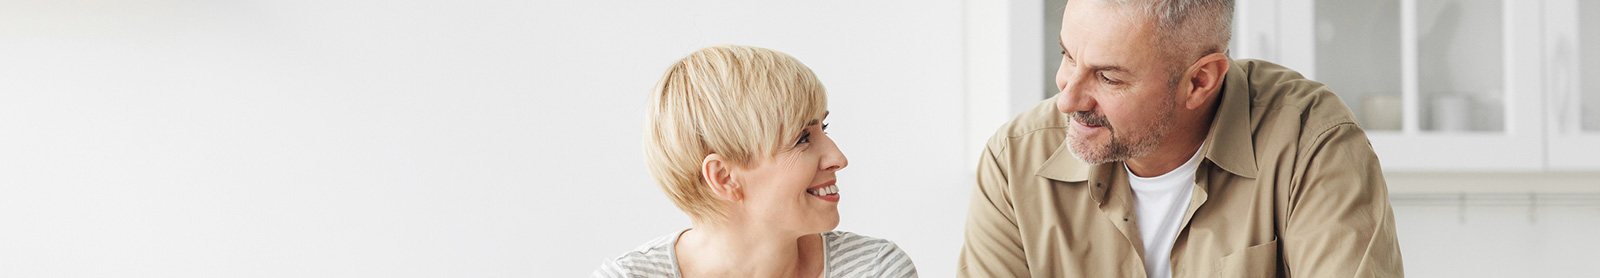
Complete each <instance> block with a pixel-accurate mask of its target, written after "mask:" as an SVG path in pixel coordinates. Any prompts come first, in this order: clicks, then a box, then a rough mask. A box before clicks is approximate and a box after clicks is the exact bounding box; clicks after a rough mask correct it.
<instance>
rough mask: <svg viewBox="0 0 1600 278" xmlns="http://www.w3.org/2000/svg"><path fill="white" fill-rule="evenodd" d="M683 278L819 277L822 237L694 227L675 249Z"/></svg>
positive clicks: (685, 233) (680, 238)
mask: <svg viewBox="0 0 1600 278" xmlns="http://www.w3.org/2000/svg"><path fill="white" fill-rule="evenodd" d="M675 249H676V253H677V255H678V269H679V271H680V272H681V273H682V274H683V276H684V277H806V278H810V277H818V276H820V275H821V274H822V237H821V235H818V234H809V235H803V236H799V237H795V236H793V235H773V233H771V232H768V231H753V230H752V229H747V228H744V227H728V226H709V225H696V227H695V228H694V229H690V230H689V231H687V232H684V233H683V235H681V236H680V237H679V238H678V243H677V245H676V248H675Z"/></svg>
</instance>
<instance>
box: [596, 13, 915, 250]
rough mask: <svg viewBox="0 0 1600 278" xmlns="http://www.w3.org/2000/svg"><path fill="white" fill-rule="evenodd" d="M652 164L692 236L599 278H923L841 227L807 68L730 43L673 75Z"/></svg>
mask: <svg viewBox="0 0 1600 278" xmlns="http://www.w3.org/2000/svg"><path fill="white" fill-rule="evenodd" d="M646 116H647V117H646V119H647V123H646V127H645V139H644V142H645V144H644V149H645V157H646V163H647V164H649V167H650V173H651V175H652V176H654V177H655V179H656V182H657V184H659V185H660V186H661V190H662V191H665V192H666V193H667V197H668V198H670V199H672V202H673V203H674V204H676V205H677V206H678V208H679V209H680V210H683V212H684V213H687V214H688V215H689V218H690V220H691V221H692V224H691V225H692V228H690V229H686V230H683V231H681V232H677V233H673V234H670V235H666V236H663V237H661V238H657V239H655V240H651V241H649V242H648V243H645V244H644V245H643V246H640V247H639V248H637V249H636V250H634V251H631V252H628V253H625V254H623V255H622V256H618V257H617V258H615V259H611V260H607V261H605V262H604V263H603V264H601V266H600V269H598V270H595V272H594V274H593V276H596V277H807V278H810V277H916V276H917V273H916V267H915V266H913V265H912V263H911V258H910V257H908V256H906V254H905V252H903V251H901V250H900V248H899V247H897V246H895V244H894V243H892V242H889V241H887V240H883V239H877V238H871V237H867V236H862V235H857V234H854V233H850V232H843V231H832V230H833V228H834V227H836V226H838V225H839V208H838V202H839V193H838V191H839V187H838V185H836V184H835V176H834V173H835V172H837V171H839V170H840V169H844V167H845V166H846V165H847V164H848V162H846V160H845V157H844V154H843V153H841V152H839V148H838V147H837V146H835V145H834V144H833V140H832V139H829V138H828V136H827V133H824V132H823V131H824V130H825V129H826V128H827V124H824V123H822V122H823V120H824V119H825V118H827V116H828V110H827V96H826V95H824V92H823V88H822V83H820V82H819V81H817V77H816V75H814V74H812V72H811V69H809V68H807V67H806V66H805V65H802V64H800V61H798V60H795V59H794V57H790V56H789V55H786V54H783V53H779V52H777V51H773V50H770V49H765V48H757V47H748V46H732V45H723V46H716V47H709V48H705V49H701V50H700V51H696V52H694V53H691V54H689V56H688V57H685V58H683V59H682V60H679V61H678V62H677V63H675V64H673V65H672V67H671V68H669V69H667V72H666V74H665V75H663V76H662V77H661V80H660V81H659V82H657V83H656V87H655V90H654V91H653V92H652V94H651V96H650V107H649V112H648V113H647V115H646Z"/></svg>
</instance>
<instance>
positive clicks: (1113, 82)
mask: <svg viewBox="0 0 1600 278" xmlns="http://www.w3.org/2000/svg"><path fill="white" fill-rule="evenodd" d="M1100 81H1102V82H1105V83H1106V84H1117V81H1116V80H1111V77H1106V74H1104V73H1102V74H1100Z"/></svg>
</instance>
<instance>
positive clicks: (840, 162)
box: [822, 138, 850, 171]
mask: <svg viewBox="0 0 1600 278" xmlns="http://www.w3.org/2000/svg"><path fill="white" fill-rule="evenodd" d="M828 143H829V144H828V146H830V147H831V148H832V150H830V151H829V152H828V153H827V154H823V156H822V170H823V171H839V170H840V169H844V167H845V166H850V159H848V158H845V157H844V152H843V151H840V150H839V144H836V143H835V142H834V141H833V139H832V138H829V139H828Z"/></svg>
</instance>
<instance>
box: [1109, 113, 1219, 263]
mask: <svg viewBox="0 0 1600 278" xmlns="http://www.w3.org/2000/svg"><path fill="white" fill-rule="evenodd" d="M1200 147H1201V148H1200V149H1202V150H1203V149H1205V146H1204V145H1202V146H1200ZM1122 169H1123V171H1127V172H1128V185H1130V186H1132V187H1133V200H1134V205H1135V206H1137V208H1136V209H1137V210H1138V212H1137V213H1138V215H1139V238H1141V239H1143V240H1144V272H1145V274H1146V275H1147V276H1149V277H1150V278H1170V277H1172V243H1173V242H1174V241H1177V240H1178V228H1179V227H1181V226H1183V214H1184V213H1185V212H1187V211H1188V210H1189V199H1190V198H1193V195H1194V173H1195V172H1196V170H1199V169H1200V152H1199V151H1198V150H1197V151H1195V154H1194V155H1192V156H1190V157H1189V162H1184V163H1183V166H1178V169H1173V170H1172V172H1167V173H1166V174H1162V175H1160V176H1155V177H1149V178H1144V177H1139V176H1137V175H1134V174H1133V171H1132V170H1128V166H1127V164H1123V166H1122Z"/></svg>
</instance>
